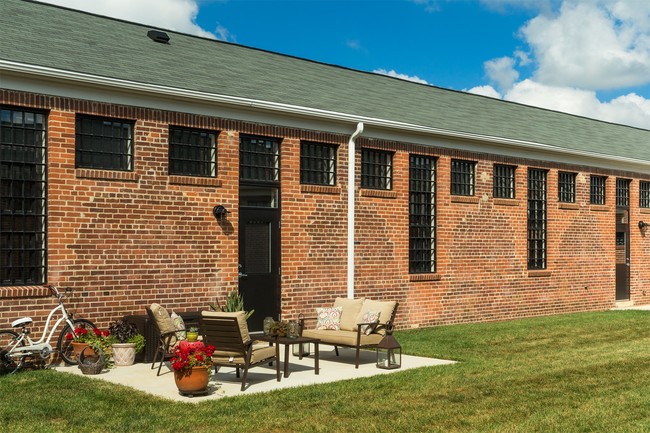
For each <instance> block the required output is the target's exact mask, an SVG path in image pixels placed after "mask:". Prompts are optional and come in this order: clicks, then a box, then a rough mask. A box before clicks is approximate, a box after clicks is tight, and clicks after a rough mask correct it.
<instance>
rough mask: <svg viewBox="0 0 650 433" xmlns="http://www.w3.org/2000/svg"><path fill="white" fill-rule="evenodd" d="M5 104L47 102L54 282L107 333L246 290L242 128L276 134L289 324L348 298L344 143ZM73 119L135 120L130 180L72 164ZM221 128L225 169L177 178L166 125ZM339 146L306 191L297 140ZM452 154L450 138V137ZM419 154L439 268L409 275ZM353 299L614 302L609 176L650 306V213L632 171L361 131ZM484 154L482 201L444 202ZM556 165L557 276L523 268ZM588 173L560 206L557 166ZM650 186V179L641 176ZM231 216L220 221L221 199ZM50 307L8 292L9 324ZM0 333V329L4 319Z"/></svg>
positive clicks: (178, 116) (473, 308)
mask: <svg viewBox="0 0 650 433" xmlns="http://www.w3.org/2000/svg"><path fill="white" fill-rule="evenodd" d="M0 103H2V104H7V105H16V106H26V107H34V108H39V109H44V110H49V116H48V181H49V184H48V207H49V209H48V210H49V217H48V282H49V283H51V284H56V285H59V286H72V287H74V288H75V289H76V295H75V298H74V299H73V300H74V301H75V304H76V306H77V309H78V311H79V314H80V315H82V316H84V317H87V318H90V319H92V320H95V321H96V322H97V323H98V324H100V325H101V326H105V325H106V324H107V323H108V321H110V320H114V319H116V318H119V317H121V316H123V315H125V314H143V313H144V307H145V306H147V305H149V304H150V303H151V302H159V303H161V304H163V305H165V306H166V307H168V308H169V309H174V310H177V311H186V310H196V309H203V308H205V307H206V306H207V303H208V302H211V301H213V300H214V299H215V297H217V296H219V297H223V296H224V295H225V293H226V292H227V291H229V290H232V289H234V288H236V287H237V263H238V257H237V255H238V249H237V232H238V212H237V202H238V176H239V174H238V154H239V151H238V149H239V133H248V134H259V135H266V136H272V137H279V138H281V139H282V142H281V191H282V192H281V212H282V217H281V221H282V229H281V230H282V239H281V243H282V280H281V281H282V309H283V315H284V317H287V318H293V317H295V316H296V315H297V314H298V313H300V312H311V311H313V308H315V307H316V306H322V305H324V304H329V303H331V302H332V300H333V299H334V298H335V297H336V296H346V293H347V288H346V278H347V271H346V258H347V239H346V236H347V166H348V161H347V140H348V137H346V136H340V135H336V134H328V133H322V132H319V131H304V130H297V129H293V128H284V127H280V126H273V125H259V124H250V123H245V122H239V121H234V120H229V119H219V118H211V117H206V116H197V115H190V114H184V113H174V112H166V111H161V110H151V109H144V108H136V107H123V106H113V105H109V104H103V103H97V102H91V101H78V100H71V99H64V98H57V97H47V96H42V95H41V96H39V95H30V94H25V93H19V92H11V91H0ZM75 113H87V114H97V115H103V116H113V117H118V118H125V119H132V120H134V121H135V122H136V125H135V160H134V161H135V169H134V171H133V172H132V173H121V172H113V171H101V170H86V169H75V164H74V156H75V138H74V120H75ZM170 124H171V125H182V126H191V127H197V128H205V129H211V130H215V131H219V136H218V176H217V178H216V179H196V178H190V177H183V176H168V174H167V134H168V128H169V125H170ZM301 139H307V140H313V141H321V142H326V143H333V144H338V145H339V150H338V163H337V168H338V172H337V177H338V184H337V185H336V186H333V187H315V186H307V185H300V140H301ZM450 144H451V145H452V146H450V147H453V143H450ZM364 146H367V147H372V148H378V149H385V150H389V151H392V152H395V154H394V159H393V164H394V169H393V173H394V183H393V189H392V190H391V191H381V192H377V191H373V190H367V189H360V188H359V187H358V185H359V178H360V174H359V172H360V169H359V167H360V149H361V148H362V147H364ZM409 153H418V154H423V155H431V156H435V157H437V158H438V161H437V224H438V232H437V252H438V254H437V272H436V273H435V274H432V275H409V273H408V187H409V185H408V166H409ZM356 158H357V160H356V167H357V181H356V185H357V187H356V192H357V194H356V220H357V225H356V238H355V240H356V264H357V266H356V270H355V285H356V295H357V296H366V297H371V298H383V299H396V300H398V301H399V302H400V310H399V316H398V321H399V323H400V324H401V325H402V326H407V327H408V326H429V325H437V324H450V323H461V322H476V321H487V320H504V319H512V318H518V317H526V316H537V315H545V314H555V313H565V312H572V311H587V310H603V309H607V308H609V307H612V306H613V305H614V300H615V267H614V263H615V261H614V259H615V210H616V208H615V205H614V196H615V191H614V186H615V178H616V177H617V176H619V177H626V178H631V179H633V181H632V183H631V185H632V187H631V207H630V210H631V246H632V247H631V255H632V267H631V284H632V289H631V296H632V299H633V300H634V301H635V302H637V303H648V302H650V285H649V283H650V270H649V269H648V266H647V264H648V263H650V238H649V237H650V233H647V234H646V235H645V236H643V235H642V233H641V232H640V231H639V230H638V228H637V227H636V224H637V223H638V221H639V219H644V220H647V221H649V222H650V212H649V211H648V210H640V209H639V207H638V202H639V200H638V180H639V178H643V176H640V175H638V174H634V173H618V172H608V171H603V170H595V169H590V168H588V167H571V166H563V165H559V164H551V163H546V164H545V165H539V164H540V163H539V162H534V161H530V160H525V159H516V158H505V157H501V156H496V155H487V154H476V153H469V152H463V151H457V150H453V149H442V148H433V147H424V146H416V145H411V144H406V143H394V142H386V141H381V140H372V139H370V138H366V137H363V136H362V137H361V138H359V139H358V140H357V155H356ZM452 158H462V159H470V160H474V161H477V170H476V179H477V180H476V195H475V196H474V197H469V198H468V197H457V196H451V195H450V187H449V184H450V161H451V159H452ZM495 162H496V163H506V164H514V165H517V171H516V179H517V186H516V198H515V199H513V200H504V199H494V198H493V197H492V177H493V170H492V167H493V164H494V163H495ZM529 166H530V167H538V168H543V169H547V170H549V171H548V269H547V270H545V271H528V270H527V242H526V233H527V232H526V215H527V201H526V196H527V179H526V178H527V170H528V167H529ZM558 170H567V171H574V172H578V173H579V175H578V180H577V200H576V204H575V205H566V204H563V203H558V200H557V172H558ZM591 173H599V174H604V175H607V176H609V178H608V181H607V204H606V205H605V206H592V205H590V204H589V175H590V174H591ZM644 179H648V177H647V176H646V177H645V178H644ZM217 204H222V205H224V206H226V207H227V208H228V210H229V211H230V212H231V213H230V214H229V215H228V218H227V221H226V222H225V223H222V224H219V223H217V222H216V221H215V219H214V218H213V216H212V214H211V210H212V207H213V206H214V205H217ZM52 306H54V301H53V300H52V299H50V298H47V297H46V291H45V290H43V289H38V288H0V323H5V324H8V323H9V322H10V321H11V320H13V319H15V318H18V317H21V316H22V315H30V316H32V317H33V318H34V319H36V320H37V321H42V320H43V319H44V315H45V314H46V313H47V311H49V309H50V308H51V307H52ZM3 326H4V325H3Z"/></svg>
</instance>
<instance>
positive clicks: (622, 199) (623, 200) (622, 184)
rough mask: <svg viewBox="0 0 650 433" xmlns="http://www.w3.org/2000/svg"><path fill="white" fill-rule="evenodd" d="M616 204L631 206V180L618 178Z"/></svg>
mask: <svg viewBox="0 0 650 433" xmlns="http://www.w3.org/2000/svg"><path fill="white" fill-rule="evenodd" d="M616 206H622V207H629V206H630V180H629V179H616Z"/></svg>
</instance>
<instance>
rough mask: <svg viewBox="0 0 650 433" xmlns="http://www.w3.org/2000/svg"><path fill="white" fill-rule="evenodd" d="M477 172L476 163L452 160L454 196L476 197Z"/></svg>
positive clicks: (452, 191)
mask: <svg viewBox="0 0 650 433" xmlns="http://www.w3.org/2000/svg"><path fill="white" fill-rule="evenodd" d="M475 170H476V163H475V162H474V161H462V160H459V159H452V160H451V194H452V195H469V196H472V195H474V183H475V174H474V173H475Z"/></svg>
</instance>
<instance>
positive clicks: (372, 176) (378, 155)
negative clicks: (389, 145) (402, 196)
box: [361, 149, 393, 189]
mask: <svg viewBox="0 0 650 433" xmlns="http://www.w3.org/2000/svg"><path fill="white" fill-rule="evenodd" d="M361 187H362V188H370V189H392V187H393V154H392V153H390V152H384V151H381V150H372V149H363V150H362V151H361Z"/></svg>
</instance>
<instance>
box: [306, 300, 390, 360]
mask: <svg viewBox="0 0 650 433" xmlns="http://www.w3.org/2000/svg"><path fill="white" fill-rule="evenodd" d="M397 307H398V303H397V302H395V301H376V300H372V299H366V298H356V299H350V298H336V299H335V301H334V305H333V306H331V307H324V308H317V309H316V317H309V318H306V317H303V316H302V315H301V318H300V335H302V336H304V337H310V338H318V339H319V340H320V344H328V345H331V346H334V349H335V351H336V355H337V356H338V355H339V351H338V347H351V348H353V349H355V350H356V358H355V368H359V351H360V350H361V349H364V348H366V349H371V348H376V347H377V344H379V342H380V341H381V340H382V339H383V338H384V336H385V335H386V330H387V329H392V327H393V326H394V321H395V315H396V314H397Z"/></svg>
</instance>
